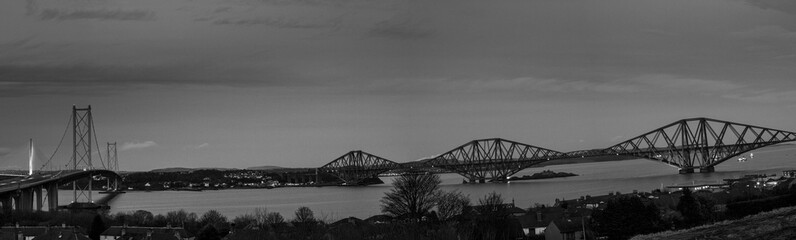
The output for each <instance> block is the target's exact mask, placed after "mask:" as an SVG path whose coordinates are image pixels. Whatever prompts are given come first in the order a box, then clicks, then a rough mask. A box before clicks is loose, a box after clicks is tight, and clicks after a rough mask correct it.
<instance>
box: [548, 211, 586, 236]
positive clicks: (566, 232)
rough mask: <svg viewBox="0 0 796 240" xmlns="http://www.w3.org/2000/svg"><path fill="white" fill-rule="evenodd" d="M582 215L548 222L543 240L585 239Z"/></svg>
mask: <svg viewBox="0 0 796 240" xmlns="http://www.w3.org/2000/svg"><path fill="white" fill-rule="evenodd" d="M585 221H586V219H584V217H571V218H570V217H564V218H559V219H557V220H554V221H552V222H550V225H548V226H547V229H546V230H545V240H581V239H586V230H587V229H586V225H585Z"/></svg>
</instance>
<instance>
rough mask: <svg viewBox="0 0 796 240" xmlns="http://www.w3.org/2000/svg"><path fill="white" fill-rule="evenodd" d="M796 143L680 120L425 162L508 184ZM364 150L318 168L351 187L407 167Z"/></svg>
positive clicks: (481, 148) (488, 143) (779, 135)
mask: <svg viewBox="0 0 796 240" xmlns="http://www.w3.org/2000/svg"><path fill="white" fill-rule="evenodd" d="M791 141H796V133H794V132H788V131H783V130H776V129H772V128H766V127H759V126H753V125H748V124H741V123H735V122H728V121H722V120H716V119H710V118H690V119H683V120H679V121H676V122H674V123H671V124H668V125H665V126H663V127H660V128H658V129H655V130H652V131H650V132H647V133H644V134H642V135H639V136H637V137H634V138H631V139H629V140H627V141H624V142H621V143H619V144H616V145H614V146H610V147H608V148H605V149H594V150H579V151H572V152H559V151H555V150H550V149H547V148H542V147H537V146H533V145H528V144H524V143H520V142H515V141H511V140H506V139H501V138H490V139H480V140H473V141H470V142H468V143H466V144H464V145H461V146H459V147H456V148H454V149H452V150H450V151H447V152H445V153H442V154H440V155H437V156H436V157H434V158H432V159H429V160H426V161H423V162H422V164H423V165H425V167H431V168H441V169H445V170H448V171H452V172H456V173H458V174H460V175H462V176H464V177H465V178H467V179H469V180H470V182H485V181H495V180H504V179H506V178H507V177H509V176H511V175H513V174H515V173H517V172H519V171H521V170H523V169H526V168H529V167H532V166H534V165H537V164H540V163H543V162H547V161H555V160H560V159H568V158H582V157H598V156H610V155H620V156H632V157H638V158H644V159H649V160H652V161H657V162H660V163H663V164H666V165H670V166H673V167H676V168H678V169H679V172H680V173H693V172H695V169H699V172H713V171H715V166H716V165H718V164H720V163H722V162H725V161H727V160H729V159H732V158H734V157H736V156H738V155H741V154H744V153H746V152H748V151H751V150H754V149H758V148H762V147H766V146H770V145H775V144H779V143H784V142H791ZM409 164H411V165H413V166H416V165H417V163H408V164H400V163H397V162H393V161H390V160H387V159H384V158H381V157H377V156H375V155H371V154H368V153H365V152H362V151H352V152H349V153H348V154H346V155H343V156H342V157H339V158H337V159H335V160H333V161H332V162H330V163H328V164H326V165H324V166H322V167H320V168H318V170H319V171H321V172H326V173H329V174H332V175H334V176H337V177H338V178H340V180H342V181H343V182H345V183H347V184H357V183H359V182H360V181H362V180H363V179H366V178H372V177H376V176H378V174H381V173H384V172H387V171H390V170H397V169H402V168H406V166H407V165H409Z"/></svg>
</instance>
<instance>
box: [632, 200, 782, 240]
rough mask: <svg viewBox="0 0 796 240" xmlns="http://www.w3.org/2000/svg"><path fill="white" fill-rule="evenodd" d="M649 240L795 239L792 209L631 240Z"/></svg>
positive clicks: (642, 236) (777, 210)
mask: <svg viewBox="0 0 796 240" xmlns="http://www.w3.org/2000/svg"><path fill="white" fill-rule="evenodd" d="M653 239H675V240H685V239H717V240H718V239H761V240H762V239H777V240H778V239H782V240H785V239H796V207H786V208H780V209H776V210H772V211H770V212H763V213H759V214H757V215H752V216H748V217H745V218H742V219H738V220H728V221H722V222H718V223H714V224H711V225H705V226H699V227H695V228H691V229H684V230H678V231H666V232H660V233H653V234H649V235H641V236H635V237H633V238H632V240H653Z"/></svg>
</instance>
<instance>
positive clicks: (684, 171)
mask: <svg viewBox="0 0 796 240" xmlns="http://www.w3.org/2000/svg"><path fill="white" fill-rule="evenodd" d="M689 173H694V169H693V168H681V169H680V174H689Z"/></svg>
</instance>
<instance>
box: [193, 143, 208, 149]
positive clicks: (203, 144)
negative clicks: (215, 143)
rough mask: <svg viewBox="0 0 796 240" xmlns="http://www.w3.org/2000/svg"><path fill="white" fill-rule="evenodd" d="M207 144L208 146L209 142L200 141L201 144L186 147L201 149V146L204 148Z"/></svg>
mask: <svg viewBox="0 0 796 240" xmlns="http://www.w3.org/2000/svg"><path fill="white" fill-rule="evenodd" d="M207 146H210V144H209V143H202V144H199V145H191V146H188V148H189V149H201V148H205V147H207Z"/></svg>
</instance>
